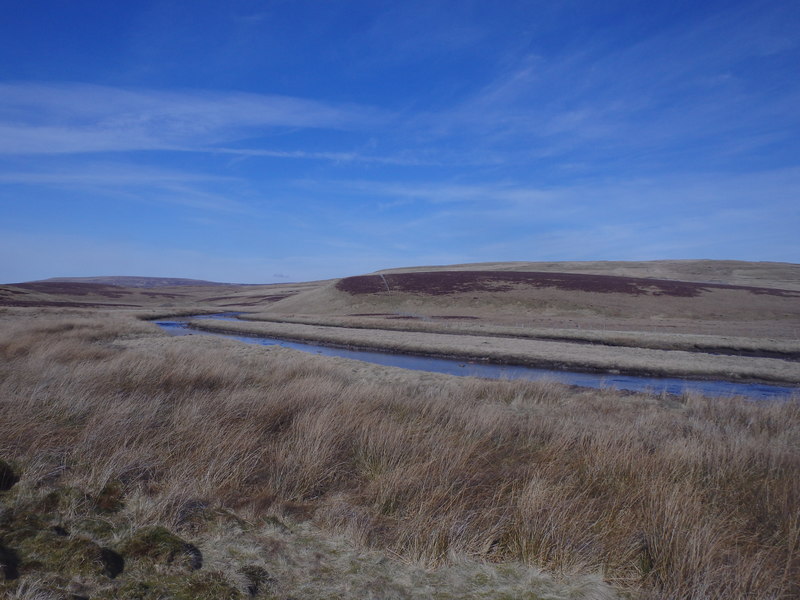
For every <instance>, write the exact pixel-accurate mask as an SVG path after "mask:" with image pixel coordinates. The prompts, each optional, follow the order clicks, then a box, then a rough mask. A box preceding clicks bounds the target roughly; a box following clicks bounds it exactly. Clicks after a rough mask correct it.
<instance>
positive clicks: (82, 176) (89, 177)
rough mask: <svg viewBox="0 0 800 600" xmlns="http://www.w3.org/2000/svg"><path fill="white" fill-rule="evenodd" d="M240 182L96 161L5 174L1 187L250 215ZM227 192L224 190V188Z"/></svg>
mask: <svg viewBox="0 0 800 600" xmlns="http://www.w3.org/2000/svg"><path fill="white" fill-rule="evenodd" d="M239 183H240V182H239V180H237V179H236V178H234V177H223V176H217V175H206V174H197V173H190V172H185V171H180V170H177V169H161V168H158V167H147V166H141V165H135V164H126V163H121V162H120V163H111V162H92V163H85V164H78V165H74V164H73V165H70V166H68V167H60V168H49V169H44V168H40V169H36V170H33V169H28V170H15V171H6V172H0V185H24V186H32V187H45V188H50V189H54V190H56V191H59V190H62V191H69V190H72V191H80V192H86V193H89V194H94V195H99V196H100V197H102V198H103V199H104V201H108V200H112V199H118V200H120V199H121V200H127V201H132V202H139V203H141V202H145V203H150V204H174V205H180V206H186V207H190V208H196V209H201V210H205V211H209V210H210V211H222V212H233V213H251V212H252V211H253V209H252V207H251V206H249V205H248V203H247V202H245V201H243V200H242V199H240V198H237V195H236V193H235V191H234V190H235V189H236V187H237V184H239ZM222 190H224V191H222Z"/></svg>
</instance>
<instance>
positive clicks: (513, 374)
mask: <svg viewBox="0 0 800 600" xmlns="http://www.w3.org/2000/svg"><path fill="white" fill-rule="evenodd" d="M235 315H236V313H219V314H214V315H192V316H188V317H174V318H170V319H159V320H156V321H155V323H156V325H158V326H159V327H161V329H163V330H164V331H165V332H167V333H169V334H170V335H176V336H182V335H210V336H216V337H224V338H228V339H232V340H237V341H240V342H245V343H248V344H259V345H262V346H282V347H285V348H292V349H294V350H301V351H303V352H309V353H312V354H320V355H324V356H338V357H342V358H351V359H355V360H361V361H365V362H369V363H375V364H379V365H384V366H389V367H400V368H403V369H412V370H416V371H431V372H434V373H445V374H447V375H461V376H472V377H485V378H490V379H529V380H536V379H549V380H552V381H558V382H561V383H565V384H568V385H576V386H581V387H590V388H604V387H611V388H615V389H619V390H628V391H633V392H651V393H656V394H658V393H667V394H682V393H684V392H696V393H699V394H703V395H705V396H716V397H731V396H743V397H745V398H749V399H752V400H765V399H781V398H783V399H785V398H789V397H790V396H792V395H797V394H800V388H798V387H786V386H777V385H767V384H760V383H734V382H729V381H705V380H695V379H678V378H667V377H638V376H633V375H614V374H603V373H581V372H577V371H560V370H551V369H535V368H531V367H519V366H513V365H499V364H491V363H482V362H474V361H465V360H457V359H448V358H431V357H425V356H413V355H408V354H398V353H393V352H377V351H374V350H351V349H347V348H337V347H333V346H326V345H322V344H313V343H308V342H292V341H288V340H281V339H277V338H269V337H258V336H244V335H233V334H226V333H212V332H209V331H202V330H199V329H192V328H190V327H189V321H192V320H197V319H216V320H230V321H238V319H235V318H234V317H235Z"/></svg>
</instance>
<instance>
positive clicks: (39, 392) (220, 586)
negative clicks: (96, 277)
mask: <svg viewBox="0 0 800 600" xmlns="http://www.w3.org/2000/svg"><path fill="white" fill-rule="evenodd" d="M347 365H348V363H347V361H343V360H337V359H322V358H319V357H308V356H303V355H300V354H298V353H294V352H292V351H288V350H285V349H277V348H261V347H246V348H245V347H242V346H241V345H237V344H236V343H234V342H228V341H222V340H216V339H208V338H196V339H195V338H164V337H162V336H161V335H159V334H158V333H157V332H156V331H155V328H154V326H152V325H148V324H145V323H141V322H137V321H136V320H134V319H133V318H127V317H123V316H119V315H109V314H104V313H86V314H85V315H84V316H81V315H78V314H75V315H70V316H69V317H59V316H52V317H47V316H40V317H39V318H36V319H22V318H17V319H10V318H6V319H5V320H3V321H0V458H2V459H3V460H4V461H5V462H6V464H7V465H9V469H11V470H13V472H14V475H13V477H16V476H17V475H18V476H19V481H18V482H15V484H14V485H12V486H11V487H10V489H9V490H7V491H5V492H0V494H1V495H0V502H2V506H3V508H2V510H3V513H2V514H3V515H4V516H3V517H2V518H0V537H1V538H2V539H1V540H0V541H1V542H2V544H0V545H2V548H3V552H4V553H5V554H6V555H7V556H11V553H12V552H13V553H15V554H14V556H16V557H17V558H15V559H14V560H15V561H16V563H17V564H16V567H15V569H16V570H17V571H18V577H16V578H10V577H8V576H6V579H7V581H6V582H5V583H3V584H2V585H4V586H5V589H6V590H11V592H10V593H14V594H17V596H16V597H20V598H21V597H34V596H33V595H31V594H32V593H33V592H30V593H29V592H27V591H26V590H32V589H34V588H35V587H36V586H37V585H38V586H39V587H40V588H41V589H45V590H51V589H53V590H62V589H67V587H69V586H70V585H73V586H76V585H78V583H80V582H81V581H82V582H83V583H82V585H84V586H87V588H90V589H91V590H94V591H93V592H92V593H93V595H92V597H95V596H97V597H119V598H126V597H130V598H133V597H141V595H142V594H144V593H145V592H142V590H143V589H144V590H145V591H147V590H150V591H148V592H147V593H153V594H155V593H156V592H157V590H161V589H162V588H163V590H167V591H163V592H158V593H163V594H168V593H172V594H173V595H174V596H175V597H182V596H180V594H191V593H195V596H194V597H214V596H213V594H217V596H216V597H238V596H236V594H240V595H242V597H244V595H246V594H248V593H249V592H248V589H250V588H249V587H248V586H251V587H252V586H256V588H257V591H256V593H255V595H259V594H260V595H261V596H260V597H284V596H286V595H295V596H296V597H325V596H324V595H323V594H324V590H326V589H331V588H330V586H334V587H336V586H338V587H336V589H342V590H344V589H345V588H347V585H346V584H345V583H344V582H347V581H350V582H354V581H356V580H358V581H362V580H375V581H380V582H382V583H381V584H380V586H381V587H382V589H385V590H386V592H385V594H384V595H383V596H381V594H380V591H379V590H372V591H369V590H368V586H367V584H366V583H362V584H358V585H356V584H355V583H352V585H351V588H350V589H351V592H345V591H342V593H341V595H342V597H370V595H372V596H373V597H396V598H404V597H409V598H412V597H413V598H416V597H420V598H422V597H440V598H446V597H453V598H457V597H486V598H490V597H491V598H496V597H502V595H500V594H499V592H497V590H500V589H501V588H502V589H507V590H509V591H508V597H514V598H517V597H526V596H524V595H522V590H524V589H527V590H529V593H530V594H531V595H530V596H529V597H531V598H535V597H539V596H541V597H545V596H546V597H554V598H562V597H563V598H567V597H580V598H604V597H609V598H610V597H613V595H614V594H613V592H612V591H611V590H610V589H609V588H607V587H606V586H604V585H603V584H602V583H601V582H600V581H599V580H598V578H597V575H598V574H600V575H601V576H602V577H603V578H604V579H605V580H606V581H607V582H609V583H610V584H612V585H613V586H614V587H615V588H617V589H618V590H621V591H622V593H624V594H629V595H632V596H636V597H641V598H692V597H697V598H699V597H702V598H720V599H722V598H726V599H727V598H745V597H757V598H792V597H797V595H798V594H800V587H799V586H798V584H797V582H798V581H800V558H799V557H798V542H799V541H800V519H798V517H797V515H798V514H800V477H798V475H800V405H799V404H798V402H797V401H796V399H795V400H792V401H788V402H781V403H752V402H744V401H738V400H712V399H704V398H699V397H683V398H679V399H676V398H666V397H665V398H653V397H645V396H636V395H626V394H621V393H618V392H613V391H593V390H575V389H570V388H567V387H564V386H559V385H556V384H548V383H531V382H503V381H481V380H461V379H455V378H447V377H444V376H442V377H437V378H433V379H429V380H428V381H427V382H426V383H425V384H421V383H419V382H418V381H417V380H416V379H415V377H414V376H413V375H410V376H408V377H406V378H405V379H394V380H393V382H392V384H386V383H383V382H382V380H381V379H380V378H379V377H376V378H374V379H373V380H364V378H363V377H360V376H358V375H354V374H353V373H352V372H351V370H350V369H349V368H348V367H347ZM373 372H374V373H380V372H381V371H380V369H379V368H375V369H374V370H373ZM387 372H388V371H387ZM49 493H53V494H56V497H54V498H50V499H49V500H47V495H48V494H49ZM270 519H271V520H270ZM54 527H61V528H62V529H63V530H64V531H66V532H67V539H68V540H76V539H79V540H85V542H75V543H76V546H75V547H76V548H77V550H75V551H74V552H72V554H69V555H68V556H66V557H65V556H62V557H61V558H47V556H49V555H47V556H45V553H43V551H40V550H37V549H36V548H39V546H37V545H36V543H35V540H37V539H39V540H44V538H47V540H50V542H48V543H53V540H54V539H58V538H60V537H64V535H63V533H62V532H61V530H58V531H57V530H54V529H53V528H54ZM26 528H27V529H26ZM25 536H27V537H25ZM37 536H38V537H37ZM148 536H149V537H148ZM236 536H238V538H237V539H238V542H237V541H234V540H232V539H231V538H232V537H236ZM337 536H341V537H337ZM151 538H152V539H151ZM156 538H158V539H156ZM148 540H149V541H148ZM153 540H155V541H153ZM37 543H38V542H37ZM81 544H82V545H81ZM348 544H349V546H348ZM353 544H354V545H355V546H353ZM104 548H107V549H108V550H109V551H112V552H114V553H116V554H118V555H119V556H120V557H122V559H123V560H124V563H125V568H124V570H123V571H121V572H120V573H119V574H117V575H115V576H114V577H113V578H112V577H110V576H109V575H108V574H107V572H108V569H109V568H111V567H113V564H112V565H111V567H109V565H105V566H103V565H104V563H103V560H104V559H103V557H104V556H105V557H106V559H107V562H109V564H111V563H110V561H111V559H112V558H113V555H111V554H109V553H108V552H106V553H105V554H104V553H103V549H104ZM192 548H193V549H194V550H192ZM292 548H302V550H296V551H295V550H292ZM357 548H363V549H367V548H371V549H373V551H381V552H385V553H388V554H389V555H390V556H393V557H402V560H403V561H407V562H401V561H398V560H396V559H389V560H390V564H391V565H392V566H391V567H386V566H385V563H380V564H378V563H379V562H380V560H386V559H385V558H383V559H377V558H375V555H372V554H369V551H368V550H357ZM309 549H311V550H309ZM134 550H135V551H134ZM195 551H196V552H197V553H199V554H200V556H201V557H202V561H201V562H198V561H199V557H198V554H196V553H195ZM36 552H40V554H41V556H42V557H44V558H41V557H40V558H36V556H39V555H37V554H36ZM309 552H310V553H311V554H309ZM81 553H83V554H81ZM359 553H360V554H359ZM365 553H366V554H365ZM73 554H78V555H79V556H85V557H86V558H85V560H83V559H82V560H79V561H78V563H75V564H79V565H80V568H79V567H77V566H75V565H74V564H73V562H72V561H73V557H72V555H73ZM316 554H319V555H320V556H319V558H317V559H315V558H314V556H316ZM367 556H371V557H373V558H369V559H368V558H365V557H367ZM270 557H272V558H270ZM275 557H282V558H281V559H279V560H278V559H275ZM358 557H360V558H358ZM273 559H274V562H270V560H273ZM57 560H59V561H61V562H57ZM75 560H77V559H75ZM48 561H51V562H48ZM53 561H56V562H53ZM49 564H58V565H72V566H70V567H69V569H71V570H72V571H74V573H71V574H62V575H63V577H62V579H57V578H55V575H54V574H53V572H54V571H53V569H55V567H48V565H49ZM153 564H155V565H156V567H152V565H153ZM292 564H293V565H294V568H292ZM37 565H38V566H37ZM87 565H89V566H87ZM92 565H94V566H92ZM148 565H151V566H148ZM346 565H350V566H346ZM419 565H426V566H428V567H431V568H433V567H436V570H433V571H429V572H428V571H425V572H424V573H428V574H427V575H424V576H423V574H422V573H423V571H415V570H414V569H417V568H419ZM525 565H529V566H528V567H526V566H525ZM73 567H74V568H73ZM90 567H91V568H90ZM194 567H197V568H194ZM65 568H66V567H65ZM48 569H49V570H48ZM103 569H105V571H103ZM258 569H263V570H264V572H265V573H267V574H268V575H269V577H270V578H271V579H267V575H264V574H263V573H261V571H258ZM348 569H355V570H356V571H358V570H359V569H361V571H360V572H358V573H355V574H353V573H348ZM504 569H505V570H504ZM531 569H533V570H531ZM537 569H544V570H545V571H547V572H548V573H551V574H555V575H556V576H559V577H563V580H562V581H561V582H560V583H559V582H556V581H553V580H552V578H548V577H546V576H542V575H540V574H539V572H538V570H537ZM246 571H247V572H249V573H250V575H247V574H246ZM456 572H457V573H458V576H457V577H456V576H452V575H449V574H452V573H456ZM259 573H261V574H259ZM276 573H277V575H276ZM415 573H416V574H415ZM448 573H449V574H448ZM592 574H594V575H593V576H592ZM356 575H357V577H356ZM156 576H158V577H156ZM64 577H66V579H64ZM153 577H156V579H153ZM81 578H83V579H81ZM103 578H105V579H103ZM348 578H350V579H348ZM256 580H259V581H260V580H263V581H262V582H261V583H258V584H256V583H254V582H255V581H256ZM473 580H474V581H473ZM464 581H472V582H473V583H471V584H470V585H471V586H472V587H469V586H467V587H464V585H465V584H464V583H463V582H464ZM76 582H77V583H76ZM325 582H327V583H325ZM456 582H460V583H456ZM537 585H538V586H540V587H539V588H536V587H535V586H537ZM25 586H27V587H25ZM142 586H145V587H144V588H143V587H142ZM147 586H150V587H149V588H148V587H147ZM158 586H161V587H160V588H159V587H158ZM170 586H172V587H170ZM175 586H178V587H180V586H183V587H180V589H181V590H183V591H180V593H178V592H176V591H175V589H177V587H175ZM186 586H189V587H188V588H187V587H186ZM191 586H195V587H194V588H192V587H191ZM326 586H327V587H326ZM426 586H427V587H426ZM459 586H461V587H459ZM37 589H38V588H37ZM137 589H138V590H139V591H138V592H137V591H136V590H137ZM186 589H189V590H191V589H195V592H191V591H185V590H186ZM154 590H156V591H154ZM170 590H172V591H170ZM208 590H212V591H208ZM213 590H216V591H213ZM426 590H427V591H426ZM539 590H541V591H539ZM576 590H579V591H576ZM580 590H583V591H580ZM54 593H55V592H54ZM137 593H138V594H139V596H137V595H136V594H137ZM25 594H29V595H28V596H25ZM104 594H105V595H106V596H104ZM113 594H116V596H114V595H113ZM204 594H206V596H204ZM347 594H350V595H349V596H348V595H347ZM426 594H427V595H426ZM537 594H538V596H537ZM548 594H549V596H547V595H548ZM54 597H57V596H54ZM144 597H148V596H146V595H145V596H144ZM186 597H192V596H191V595H188V596H186Z"/></svg>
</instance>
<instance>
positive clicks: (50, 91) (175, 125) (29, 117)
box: [0, 83, 384, 154]
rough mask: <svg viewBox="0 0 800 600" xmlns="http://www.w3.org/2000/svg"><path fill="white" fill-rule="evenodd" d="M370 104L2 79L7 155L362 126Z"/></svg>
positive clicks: (370, 119)
mask: <svg viewBox="0 0 800 600" xmlns="http://www.w3.org/2000/svg"><path fill="white" fill-rule="evenodd" d="M383 118H384V117H383V115H381V113H380V112H379V111H378V110H376V109H372V108H369V107H360V106H334V105H331V104H327V103H324V102H318V101H314V100H307V99H302V98H292V97H286V96H271V95H258V94H245V93H224V92H205V91H188V90H187V91H180V92H176V91H161V90H128V89H121V88H113V87H106V86H98V85H83V84H80V85H79V84H40V83H6V84H0V153H3V154H45V153H78V152H108V151H130V150H170V149H178V150H180V149H182V148H184V147H193V148H194V149H197V148H198V146H212V145H214V144H219V143H225V142H231V141H235V140H240V139H245V138H249V137H253V136H255V135H258V134H263V133H264V132H265V131H270V130H274V129H276V128H282V129H286V128H315V129H334V130H358V129H363V128H366V127H374V126H375V125H376V124H377V123H379V122H381V120H382V119H383Z"/></svg>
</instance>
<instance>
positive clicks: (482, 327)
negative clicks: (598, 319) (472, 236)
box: [239, 313, 800, 360]
mask: <svg viewBox="0 0 800 600" xmlns="http://www.w3.org/2000/svg"><path fill="white" fill-rule="evenodd" d="M239 318H240V319H242V320H244V321H266V322H271V323H294V324H299V325H321V326H324V327H343V328H356V329H384V330H388V331H413V332H421V333H447V334H450V335H479V336H488V337H508V338H518V339H535V340H550V341H566V342H574V343H587V344H600V345H604V346H623V347H627V348H650V349H654V350H683V351H686V352H713V353H717V354H730V355H733V356H761V357H771V358H786V359H793V360H797V359H798V358H800V342H798V341H797V340H776V339H769V338H749V337H736V336H721V335H692V334H686V333H673V334H669V333H652V332H645V331H605V330H591V329H589V330H587V329H564V328H536V327H511V326H501V325H493V324H488V323H473V322H470V319H468V318H462V319H459V318H458V317H453V316H445V317H439V319H440V320H436V319H437V317H432V318H428V320H416V318H415V317H410V318H406V317H404V316H402V315H400V316H398V315H385V316H384V317H383V318H380V317H377V318H376V317H367V316H364V317H357V316H346V317H341V316H335V315H275V314H270V313H245V314H243V315H240V316H239Z"/></svg>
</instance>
